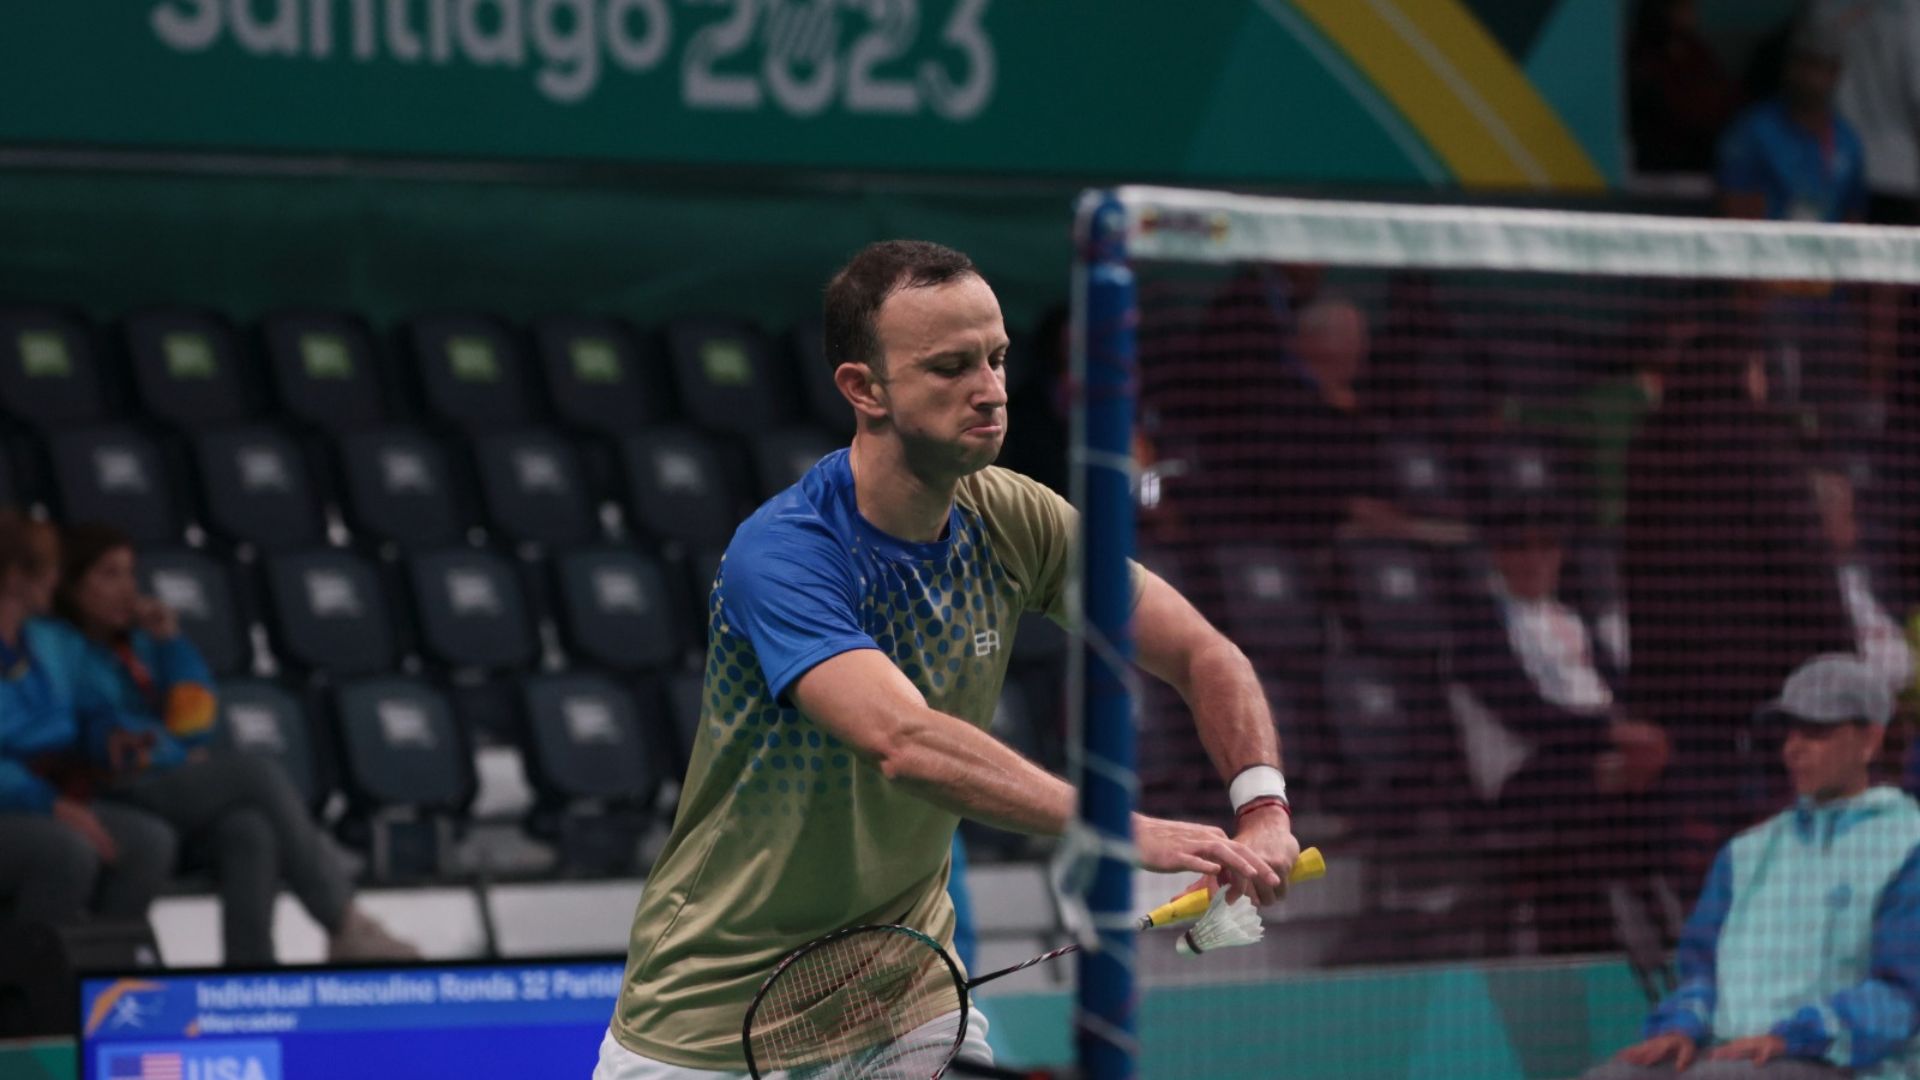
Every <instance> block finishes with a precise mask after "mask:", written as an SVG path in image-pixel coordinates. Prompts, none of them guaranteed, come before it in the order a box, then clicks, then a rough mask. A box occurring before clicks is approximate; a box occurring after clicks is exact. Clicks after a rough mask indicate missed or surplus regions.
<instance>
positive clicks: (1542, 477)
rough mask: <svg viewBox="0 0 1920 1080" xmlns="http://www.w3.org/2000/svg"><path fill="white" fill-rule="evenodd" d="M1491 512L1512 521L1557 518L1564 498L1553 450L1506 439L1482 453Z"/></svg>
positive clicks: (1534, 442) (1490, 445)
mask: <svg viewBox="0 0 1920 1080" xmlns="http://www.w3.org/2000/svg"><path fill="white" fill-rule="evenodd" d="M1481 453H1482V460H1483V462H1484V468H1485V471H1486V482H1487V502H1488V509H1489V512H1490V513H1491V514H1492V515H1493V516H1494V517H1497V518H1507V519H1509V520H1511V519H1514V518H1519V517H1540V516H1541V515H1543V514H1547V515H1554V514H1556V512H1557V511H1558V510H1559V507H1558V506H1557V505H1556V502H1557V500H1558V499H1560V498H1561V497H1562V494H1561V491H1560V484H1559V476H1558V474H1557V467H1556V464H1555V460H1554V452H1553V449H1552V448H1551V447H1550V446H1548V445H1547V444H1546V443H1544V442H1537V441H1531V440H1518V439H1503V440H1496V441H1494V442H1492V443H1489V444H1488V445H1487V446H1486V447H1485V448H1484V449H1483V450H1482V452H1481Z"/></svg>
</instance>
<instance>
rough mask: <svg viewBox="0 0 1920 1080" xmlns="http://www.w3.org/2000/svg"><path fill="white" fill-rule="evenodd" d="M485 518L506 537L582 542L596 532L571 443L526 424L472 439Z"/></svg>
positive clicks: (525, 540) (584, 480)
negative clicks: (515, 428)
mask: <svg viewBox="0 0 1920 1080" xmlns="http://www.w3.org/2000/svg"><path fill="white" fill-rule="evenodd" d="M473 453H474V459H475V462H476V463H477V464H478V466H479V469H478V475H479V478H480V493H481V496H482V498H483V499H484V500H485V502H486V507H487V520H488V521H489V522H491V523H492V525H493V526H494V528H496V529H498V530H499V531H500V532H501V533H502V534H503V535H504V536H506V537H507V538H508V539H509V540H513V541H516V542H521V543H535V544H546V545H550V546H551V545H558V544H579V543H584V542H585V541H586V540H588V539H589V538H590V537H592V535H593V532H594V524H595V521H594V503H593V496H592V492H591V491H589V490H588V481H587V476H586V472H585V470H584V469H583V468H582V467H581V462H580V457H579V455H578V454H577V453H575V452H574V448H573V444H572V443H570V442H568V441H567V440H566V439H563V438H561V437H560V436H559V435H556V434H554V433H553V432H551V431H545V430H540V429H533V428H527V429H522V430H519V431H508V432H495V433H492V434H486V435H480V436H478V437H476V439H475V440H474V447H473Z"/></svg>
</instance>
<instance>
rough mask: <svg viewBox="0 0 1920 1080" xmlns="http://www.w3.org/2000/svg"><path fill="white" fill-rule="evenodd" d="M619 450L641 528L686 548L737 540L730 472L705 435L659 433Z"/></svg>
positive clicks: (672, 431) (662, 430)
mask: <svg viewBox="0 0 1920 1080" xmlns="http://www.w3.org/2000/svg"><path fill="white" fill-rule="evenodd" d="M620 445H621V456H622V458H623V459H624V464H625V466H626V478H627V502H628V507H629V509H630V510H631V511H632V513H633V516H634V519H635V521H636V522H638V523H639V525H640V526H641V527H642V528H644V529H646V530H647V531H648V532H649V533H651V534H653V535H654V536H656V537H659V538H660V539H663V540H672V541H677V542H680V543H683V544H696V545H700V544H705V545H724V544H725V543H726V542H727V540H728V538H729V537H731V536H732V535H733V529H734V525H735V523H736V519H735V516H734V506H733V502H734V500H733V496H732V494H731V492H730V491H729V490H728V484H727V474H726V467H725V465H724V464H723V463H722V461H721V459H720V455H719V454H718V452H716V451H715V449H714V447H713V444H712V443H710V442H708V441H707V438H706V436H704V435H701V434H699V433H698V432H694V431H690V430H687V429H685V428H656V429H654V430H652V431H645V432H641V433H639V434H636V435H630V436H628V437H627V438H625V439H623V440H621V444H620Z"/></svg>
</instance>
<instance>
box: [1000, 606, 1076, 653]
mask: <svg viewBox="0 0 1920 1080" xmlns="http://www.w3.org/2000/svg"><path fill="white" fill-rule="evenodd" d="M1070 643H1071V639H1070V638H1069V637H1068V636H1067V632H1066V631H1065V630H1062V629H1060V625H1059V624H1058V623H1056V622H1054V621H1053V620H1052V619H1049V618H1047V617H1046V616H1045V615H1041V614H1039V613H1038V612H1033V611H1028V612H1023V613H1022V614H1021V616H1020V622H1019V623H1018V625H1017V627H1016V632H1015V633H1014V636H1013V662H1014V663H1016V664H1060V663H1063V662H1065V660H1066V657H1067V646H1068V645H1069V644H1070Z"/></svg>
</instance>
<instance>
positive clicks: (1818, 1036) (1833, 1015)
mask: <svg viewBox="0 0 1920 1080" xmlns="http://www.w3.org/2000/svg"><path fill="white" fill-rule="evenodd" d="M1892 714H1893V703H1892V699H1891V698H1890V697H1889V696H1888V694H1887V692H1886V688H1885V686H1884V685H1883V684H1882V683H1881V682H1880V680H1879V679H1878V678H1876V677H1875V676H1874V675H1873V673H1872V672H1871V671H1869V670H1868V669H1867V668H1866V666H1865V665H1864V664H1862V663H1861V662H1860V661H1859V660H1858V659H1856V658H1855V657H1852V656H1841V655H1834V656H1821V657H1818V658H1815V659H1813V660H1810V661H1809V662H1807V663H1806V664H1805V665H1803V666H1802V667H1801V668H1800V669H1799V670H1797V671H1795V672H1794V673H1793V675H1792V677H1791V678H1789V679H1788V680H1787V681H1786V684H1785V686H1784V687H1783V688H1782V689H1781V692H1780V696H1779V698H1778V699H1777V700H1775V701H1774V702H1773V703H1772V704H1771V705H1770V706H1768V707H1767V708H1766V709H1765V710H1763V712H1762V715H1761V720H1762V721H1763V722H1767V723H1773V724H1778V725H1781V726H1784V727H1785V729H1786V734H1785V743H1784V747H1783V750H1782V753H1781V758H1782V760H1783V762H1784V763H1785V765H1786V771H1787V774H1788V776H1789V778H1790V779H1791V780H1792V784H1793V789H1794V792H1795V795H1796V796H1797V800H1796V802H1795V804H1794V805H1793V806H1792V807H1791V808H1789V809H1787V810H1785V811H1782V812H1781V813H1779V814H1776V815H1775V816H1773V817H1771V818H1769V819H1768V820H1767V821H1765V822H1764V823H1762V824H1760V825H1757V826H1755V827H1754V828H1751V829H1748V830H1746V831H1745V832H1743V833H1741V834H1740V835H1739V836H1738V837H1736V838H1734V840H1733V841H1732V842H1731V843H1729V844H1728V845H1727V846H1726V847H1725V848H1724V849H1723V850H1721V852H1720V853H1719V855H1718V857H1717V858H1716V859H1715V861H1714V864H1713V869H1712V871H1711V873H1710V874H1709V875H1708V877H1707V883H1706V890H1705V892H1704V893H1702V895H1701V897H1700V901H1699V903H1698V905H1696V906H1695V908H1694V910H1693V915H1692V917H1691V918H1689V919H1688V920H1687V925H1686V929H1685V930H1684V932H1683V933H1682V934H1681V938H1680V947H1679V953H1678V962H1679V968H1680V985H1679V986H1678V988H1676V989H1675V991H1674V992H1673V993H1672V994H1670V995H1669V996H1668V997H1667V999H1666V1000H1665V1001H1663V1002H1662V1003H1661V1004H1660V1006H1659V1007H1658V1008H1656V1009H1655V1010H1654V1011H1653V1013H1652V1015H1651V1016H1649V1017H1648V1019H1647V1025H1646V1035H1647V1038H1646V1041H1644V1042H1641V1043H1638V1044H1636V1045H1634V1046H1630V1047H1628V1048H1627V1049H1626V1050H1624V1051H1622V1052H1621V1053H1620V1055H1619V1057H1618V1058H1616V1059H1615V1060H1614V1061H1612V1062H1609V1063H1607V1064H1605V1065H1601V1066H1599V1067H1597V1068H1595V1069H1593V1070H1591V1071H1590V1072H1588V1073H1587V1078H1588V1080H1650V1078H1656V1077H1669V1076H1675V1075H1684V1076H1687V1077H1697V1078H1699V1080H1708V1078H1711V1077H1729V1078H1730V1077H1736V1076H1742V1077H1744V1076H1761V1077H1777V1078H1779V1080H1824V1078H1832V1080H1840V1078H1843V1077H1862V1078H1872V1077H1893V1076H1912V1075H1914V1071H1915V1070H1916V1069H1920V1047H1916V1045H1915V1042H1914V1035H1915V1033H1916V1031H1920V855H1917V854H1916V851H1915V845H1916V843H1920V807H1916V805H1915V803H1914V801H1913V799H1912V798H1910V797H1908V796H1907V795H1904V794H1902V793H1900V792H1899V791H1896V790H1895V789H1893V788H1890V787H1877V786H1871V784H1872V781H1871V765H1872V762H1873V759H1874V756H1875V754H1876V753H1877V752H1878V751H1879V750H1880V744H1881V740H1882V739H1883V738H1884V737H1885V735H1886V730H1887V722H1888V720H1889V719H1890V718H1891V717H1892Z"/></svg>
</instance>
